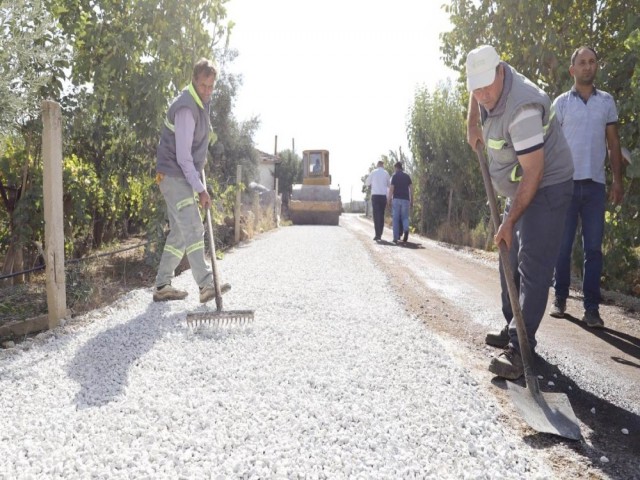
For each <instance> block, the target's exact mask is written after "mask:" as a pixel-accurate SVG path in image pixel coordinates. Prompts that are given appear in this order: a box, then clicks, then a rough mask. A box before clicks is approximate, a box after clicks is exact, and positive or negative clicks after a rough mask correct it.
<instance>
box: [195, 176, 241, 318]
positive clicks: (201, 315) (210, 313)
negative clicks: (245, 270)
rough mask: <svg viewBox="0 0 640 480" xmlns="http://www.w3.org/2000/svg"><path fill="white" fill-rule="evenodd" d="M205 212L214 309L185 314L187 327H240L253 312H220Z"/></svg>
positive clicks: (214, 261)
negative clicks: (214, 294) (213, 291)
mask: <svg viewBox="0 0 640 480" xmlns="http://www.w3.org/2000/svg"><path fill="white" fill-rule="evenodd" d="M201 174H202V183H203V184H204V188H205V189H206V188H207V184H206V181H205V176H204V170H202V172H201ZM206 212H207V232H208V234H209V249H210V251H209V253H210V256H211V270H212V273H213V287H214V289H215V292H216V297H215V298H216V309H215V311H211V310H208V311H199V312H189V313H187V325H188V326H189V327H197V326H200V325H211V326H214V327H229V326H242V325H246V324H248V323H250V322H253V310H228V311H226V312H224V311H222V292H221V291H220V281H219V276H218V265H217V264H216V246H215V243H214V239H213V226H212V224H211V207H209V208H207V209H206Z"/></svg>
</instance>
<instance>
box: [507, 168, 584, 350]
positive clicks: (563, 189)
mask: <svg viewBox="0 0 640 480" xmlns="http://www.w3.org/2000/svg"><path fill="white" fill-rule="evenodd" d="M572 195H573V180H569V181H567V182H563V183H559V184H557V185H551V186H548V187H545V188H541V189H539V190H538V192H537V193H536V195H535V196H534V197H533V200H532V201H531V203H530V204H529V206H528V207H527V209H526V210H525V212H524V214H523V215H522V217H520V219H519V220H518V221H517V222H516V225H515V228H514V232H513V240H512V242H511V249H510V251H509V260H510V263H511V270H512V272H513V277H514V281H515V284H516V288H517V289H518V292H519V302H520V308H521V309H522V316H523V317H524V323H525V328H526V330H527V337H528V338H529V345H530V346H531V350H534V349H535V347H536V344H537V342H536V332H537V331H538V327H539V326H540V322H541V321H542V317H543V316H544V313H545V310H546V308H547V300H548V299H549V288H550V286H551V284H552V278H553V270H554V267H555V264H556V260H557V258H558V253H559V251H560V242H561V241H562V235H563V232H564V224H565V219H566V213H567V209H568V208H569V204H570V203H571V197H572ZM508 214H509V212H508V208H507V209H506V210H505V215H508ZM500 286H501V287H502V294H501V298H502V313H503V314H504V317H505V319H506V320H507V323H508V324H509V337H510V340H509V346H511V347H513V348H514V349H516V350H518V351H519V350H520V346H519V345H518V333H517V331H516V322H515V319H514V318H513V311H512V309H511V303H510V301H509V292H508V290H507V283H506V280H505V276H504V271H503V268H502V263H500Z"/></svg>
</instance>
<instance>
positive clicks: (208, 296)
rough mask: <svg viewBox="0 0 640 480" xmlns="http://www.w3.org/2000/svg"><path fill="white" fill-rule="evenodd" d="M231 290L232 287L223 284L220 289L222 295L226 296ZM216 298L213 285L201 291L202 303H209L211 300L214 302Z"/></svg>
mask: <svg viewBox="0 0 640 480" xmlns="http://www.w3.org/2000/svg"><path fill="white" fill-rule="evenodd" d="M229 290H231V285H229V284H228V283H223V284H222V286H221V287H220V293H221V294H222V295H224V294H225V293H227V292H228V291H229ZM215 296H216V289H215V287H214V286H213V283H210V284H209V285H205V286H204V287H202V288H201V289H200V303H207V302H208V301H209V300H212V299H213V298H215Z"/></svg>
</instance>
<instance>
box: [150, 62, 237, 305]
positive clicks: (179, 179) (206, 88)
mask: <svg viewBox="0 0 640 480" xmlns="http://www.w3.org/2000/svg"><path fill="white" fill-rule="evenodd" d="M217 76H218V70H217V67H216V65H215V64H214V63H213V62H212V61H210V60H207V59H204V58H203V59H200V60H199V61H198V62H197V63H196V64H195V66H194V68H193V74H192V79H191V83H190V84H189V86H188V87H187V88H185V89H184V90H183V91H182V93H181V94H180V95H178V97H177V98H176V99H174V100H173V102H172V103H171V105H170V106H169V109H168V111H167V116H166V119H165V123H164V126H163V127H162V132H161V135H160V142H159V144H158V149H157V164H156V172H157V177H156V180H157V183H158V185H159V187H160V192H162V196H163V197H164V199H165V202H166V204H167V213H168V216H169V228H170V231H169V235H168V236H167V239H166V242H165V245H164V251H163V252H162V257H161V259H160V266H159V267H158V273H157V275H156V281H155V285H156V287H155V290H154V292H153V300H154V301H156V302H160V301H167V300H182V299H183V298H185V297H186V296H187V292H186V291H184V290H178V289H177V288H175V287H173V286H171V280H172V279H173V277H174V273H175V269H176V268H177V267H178V264H179V263H180V261H181V260H182V257H183V256H184V254H185V252H186V254H187V259H188V260H189V265H190V267H191V273H192V274H193V278H194V279H195V281H196V283H197V284H198V287H199V288H200V302H201V303H205V302H208V301H209V300H211V299H213V298H214V296H215V288H214V286H213V275H212V272H211V267H210V266H209V265H208V264H207V262H206V261H205V258H204V227H203V224H202V218H201V216H200V211H199V210H198V204H199V205H200V207H202V208H203V209H206V208H210V207H211V198H210V197H209V194H208V193H207V190H206V189H205V187H204V185H203V183H202V181H201V178H200V172H201V171H202V170H203V168H204V165H205V163H206V161H207V147H208V146H209V134H210V132H211V124H210V120H209V102H210V100H211V94H212V93H213V89H214V86H215V83H216V78H217ZM194 192H197V194H198V203H196V201H195V198H194V197H195V195H194ZM230 288H231V287H230V286H229V285H228V284H225V285H223V286H222V287H221V291H222V292H226V291H227V290H229V289H230Z"/></svg>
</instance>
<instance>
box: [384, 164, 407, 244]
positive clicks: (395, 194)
mask: <svg viewBox="0 0 640 480" xmlns="http://www.w3.org/2000/svg"><path fill="white" fill-rule="evenodd" d="M394 167H395V173H394V174H393V175H392V176H391V182H390V186H389V194H388V199H387V203H388V205H390V206H391V216H392V224H393V243H398V242H399V241H400V235H403V237H402V241H403V242H407V241H408V240H409V210H410V208H411V207H412V206H413V184H412V182H411V177H410V176H409V175H407V174H406V173H405V172H404V171H403V170H404V168H403V166H402V162H396V163H395V165H394Z"/></svg>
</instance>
